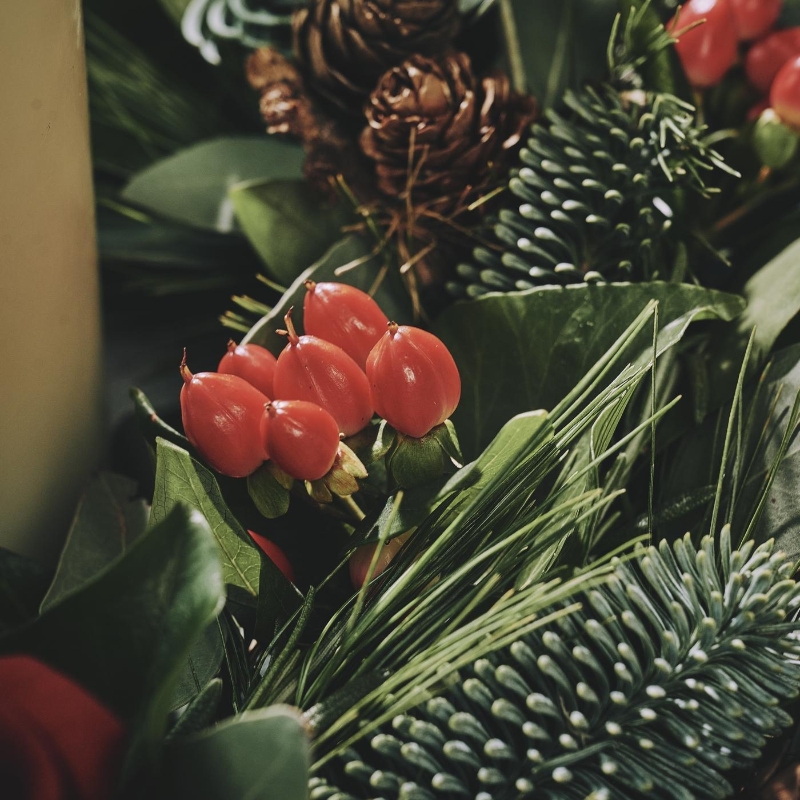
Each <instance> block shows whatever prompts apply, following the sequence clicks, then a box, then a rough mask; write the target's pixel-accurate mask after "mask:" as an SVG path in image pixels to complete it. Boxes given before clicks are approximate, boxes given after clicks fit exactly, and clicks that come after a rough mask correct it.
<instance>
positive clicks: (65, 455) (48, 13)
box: [0, 0, 103, 561]
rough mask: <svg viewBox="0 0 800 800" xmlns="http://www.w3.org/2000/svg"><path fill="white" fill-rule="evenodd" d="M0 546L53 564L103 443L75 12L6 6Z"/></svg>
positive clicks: (33, 0)
mask: <svg viewBox="0 0 800 800" xmlns="http://www.w3.org/2000/svg"><path fill="white" fill-rule="evenodd" d="M0 108H1V109H2V112H0V342H2V351H3V357H2V367H3V370H2V376H1V377H0V459H2V470H0V546H2V547H6V548H9V549H11V550H14V551H16V552H18V553H21V554H23V555H27V556H33V557H36V558H38V559H40V560H43V561H51V560H52V559H53V558H55V556H56V554H57V552H58V549H59V547H60V545H61V543H62V542H63V538H64V536H65V534H66V530H67V526H68V524H69V520H70V517H71V515H72V512H73V511H74V505H75V503H76V502H77V499H78V495H79V492H80V487H81V485H82V483H83V481H84V480H85V478H86V476H87V473H88V472H89V470H90V469H91V468H92V467H93V466H94V465H95V463H96V458H97V454H98V452H99V447H100V443H101V441H102V434H103V422H102V421H103V414H102V404H101V392H100V385H101V380H100V374H101V346H100V321H99V292H98V275H97V262H96V250H95V231H94V205H93V197H92V176H91V159H90V153H89V123H88V111H87V95H86V66H85V57H84V47H83V30H82V19H81V7H80V2H79V0H9V1H8V2H2V0H0Z"/></svg>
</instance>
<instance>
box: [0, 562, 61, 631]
mask: <svg viewBox="0 0 800 800" xmlns="http://www.w3.org/2000/svg"><path fill="white" fill-rule="evenodd" d="M49 583H50V575H49V574H48V572H47V570H45V568H44V567H43V566H42V565H41V564H39V563H38V562H37V561H31V560H30V559H28V558H23V557H22V556H20V555H17V554H16V553H12V552H11V551H10V550H6V549H5V547H0V635H2V634H5V633H7V632H8V631H10V630H13V629H14V628H17V627H19V626H20V625H23V624H24V623H26V622H30V621H31V620H33V619H35V618H36V616H37V614H38V613H39V605H40V604H41V602H42V598H43V597H44V595H45V593H46V592H47V587H48V584H49Z"/></svg>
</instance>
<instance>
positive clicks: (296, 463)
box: [261, 400, 339, 481]
mask: <svg viewBox="0 0 800 800" xmlns="http://www.w3.org/2000/svg"><path fill="white" fill-rule="evenodd" d="M261 439H262V441H263V442H264V447H265V449H266V450H267V451H268V452H269V454H270V457H271V458H272V461H273V463H274V464H275V465H276V466H277V467H279V468H280V469H282V470H283V471H284V472H285V473H286V474H287V475H289V476H291V477H292V478H296V479H297V480H301V481H316V480H319V479H320V478H322V477H324V476H325V475H326V474H327V473H328V472H329V470H330V468H331V467H332V466H333V462H334V461H335V460H336V454H337V453H338V451H339V426H338V425H337V424H336V420H335V419H334V418H333V417H332V416H331V415H330V414H329V413H328V412H327V411H325V409H324V408H320V406H318V405H316V404H315V403H308V402H306V401H305V400H275V401H274V402H272V403H269V404H268V405H267V407H266V409H265V410H264V414H263V417H262V420H261Z"/></svg>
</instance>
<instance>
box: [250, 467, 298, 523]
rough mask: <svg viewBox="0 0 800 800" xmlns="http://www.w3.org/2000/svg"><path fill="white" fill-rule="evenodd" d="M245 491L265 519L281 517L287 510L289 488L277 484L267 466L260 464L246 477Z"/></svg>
mask: <svg viewBox="0 0 800 800" xmlns="http://www.w3.org/2000/svg"><path fill="white" fill-rule="evenodd" d="M247 491H248V494H249V495H250V498H251V499H252V501H253V502H254V503H255V506H256V508H257V509H258V510H259V511H260V512H261V513H262V514H263V515H264V516H265V517H266V518H267V519H275V518H277V517H282V516H283V515H284V514H285V513H286V512H287V511H288V510H289V502H290V499H291V497H290V495H289V487H286V486H284V485H282V484H281V483H279V482H278V480H277V478H276V477H275V474H274V473H273V472H272V470H271V469H270V467H269V465H268V464H262V465H261V467H259V468H258V469H257V470H256V471H255V472H254V473H253V474H252V475H249V476H248V478H247Z"/></svg>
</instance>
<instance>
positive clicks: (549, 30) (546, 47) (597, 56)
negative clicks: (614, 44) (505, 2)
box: [512, 0, 617, 107]
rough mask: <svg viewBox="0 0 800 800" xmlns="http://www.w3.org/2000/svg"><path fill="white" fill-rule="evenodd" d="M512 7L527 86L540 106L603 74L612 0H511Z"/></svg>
mask: <svg viewBox="0 0 800 800" xmlns="http://www.w3.org/2000/svg"><path fill="white" fill-rule="evenodd" d="M512 7H513V11H514V20H515V22H516V28H517V37H518V39H519V44H520V55H521V57H522V61H523V63H524V67H525V75H526V78H527V88H528V91H529V92H531V93H532V94H533V95H534V96H535V97H536V98H538V99H539V102H540V103H541V104H542V106H544V107H550V106H552V105H555V104H558V102H559V101H560V100H561V96H562V95H563V93H564V90H565V89H567V88H573V89H577V88H580V86H581V85H582V84H583V83H584V82H585V81H586V80H592V81H597V80H601V79H603V78H604V77H605V76H606V75H607V74H608V67H607V63H606V45H607V43H608V37H609V35H610V34H611V25H612V23H613V21H614V16H615V14H616V11H617V8H616V0H536V2H531V0H513V2H512Z"/></svg>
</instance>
